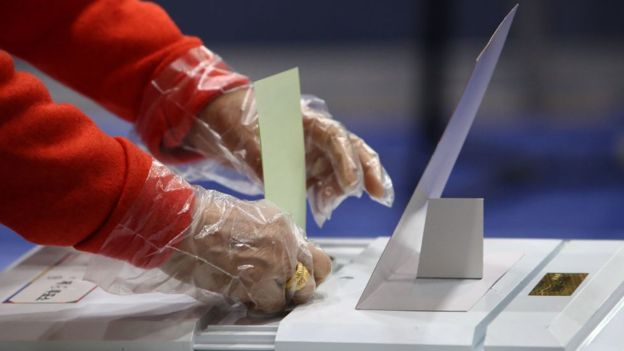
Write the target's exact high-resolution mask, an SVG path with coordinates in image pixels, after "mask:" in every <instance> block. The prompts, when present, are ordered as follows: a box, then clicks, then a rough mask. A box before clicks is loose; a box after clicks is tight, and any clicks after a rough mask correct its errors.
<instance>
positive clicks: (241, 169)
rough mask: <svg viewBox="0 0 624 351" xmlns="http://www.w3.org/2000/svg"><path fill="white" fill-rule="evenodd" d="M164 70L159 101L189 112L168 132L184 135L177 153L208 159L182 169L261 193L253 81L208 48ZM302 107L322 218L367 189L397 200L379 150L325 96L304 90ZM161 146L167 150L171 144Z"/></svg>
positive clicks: (314, 198) (312, 185)
mask: <svg viewBox="0 0 624 351" xmlns="http://www.w3.org/2000/svg"><path fill="white" fill-rule="evenodd" d="M173 72H175V74H174V73H173ZM215 72H217V73H215ZM172 75H173V76H176V77H177V79H176V80H175V84H174V83H172V82H171V80H170V79H166V78H167V77H170V76H172ZM161 76H163V77H164V78H161V79H156V80H155V81H154V82H153V83H154V84H153V86H154V87H155V91H156V93H154V94H152V95H154V96H156V98H154V99H153V101H154V102H153V103H152V105H158V103H157V101H162V100H165V101H167V102H168V103H169V104H170V105H173V106H174V107H173V108H172V109H173V110H176V111H177V112H178V113H181V114H183V115H184V116H185V117H184V118H183V120H184V121H185V122H184V123H179V124H176V123H174V122H171V123H170V124H171V125H172V127H171V129H170V131H169V134H170V137H169V138H168V139H169V140H176V141H178V144H176V145H174V144H175V143H174V144H171V146H175V148H173V147H172V148H171V149H172V150H175V151H171V150H170V153H171V154H172V155H173V154H175V153H178V154H179V153H180V152H181V150H184V151H186V152H189V153H193V154H196V155H201V156H202V157H203V159H204V161H202V162H194V163H192V164H190V165H188V166H184V167H181V168H179V170H180V171H181V172H182V174H183V175H185V177H187V178H188V179H191V180H195V179H202V178H208V179H210V180H216V181H219V182H221V183H223V184H225V185H226V186H229V187H231V188H233V189H234V190H237V191H239V192H243V193H251V194H254V193H255V194H257V193H259V191H260V189H262V162H261V157H260V139H259V134H258V114H257V111H256V106H255V99H254V95H253V88H252V87H250V86H249V85H247V84H242V83H241V77H243V76H241V75H240V74H237V73H234V72H232V71H229V70H228V69H227V66H225V64H224V63H223V61H222V60H221V58H219V57H218V56H217V55H215V54H213V53H212V52H210V51H208V50H207V49H205V48H198V49H194V50H191V51H190V52H188V53H187V54H186V56H183V57H182V58H180V59H178V60H177V61H174V63H172V64H171V65H170V66H169V67H168V68H167V69H165V71H164V73H162V74H161ZM209 93H210V94H212V95H213V98H212V100H211V101H210V102H209V103H208V104H207V105H206V106H205V107H203V108H201V109H198V110H196V111H195V110H193V106H192V105H193V104H190V103H188V102H186V100H185V99H188V96H189V95H202V94H204V95H205V94H209ZM161 105H162V103H161ZM147 106H148V107H147V108H145V109H144V110H145V113H144V114H143V117H142V118H141V121H142V122H141V123H138V124H137V130H138V131H139V134H141V135H146V134H149V133H145V132H142V130H143V129H149V126H150V124H149V121H151V120H153V119H154V118H153V116H152V115H154V113H151V112H150V111H153V110H154V109H153V108H149V106H150V103H149V99H148V103H147ZM301 111H302V118H303V127H304V137H305V152H306V155H305V156H306V170H307V188H308V200H309V202H310V207H311V211H312V214H313V215H314V219H315V221H316V222H317V223H318V225H319V226H321V225H322V224H323V223H324V222H325V221H326V220H327V219H329V218H330V217H331V213H332V211H333V210H334V209H335V208H336V207H337V206H338V205H339V204H340V203H341V202H342V201H343V200H344V199H345V198H347V197H349V196H357V197H359V196H361V195H362V193H363V192H364V191H366V192H367V193H368V194H369V195H370V196H371V198H373V199H374V200H376V201H378V202H380V203H382V204H384V205H386V206H390V205H391V204H392V202H393V200H394V191H393V187H392V181H391V180H390V177H389V176H388V174H387V173H386V171H385V169H384V167H383V166H382V165H381V162H380V160H379V156H378V155H377V153H376V152H375V151H374V150H373V149H372V148H370V147H369V146H368V145H367V144H366V143H365V142H364V141H363V140H362V139H361V138H360V137H358V136H357V135H355V134H353V133H351V132H349V131H348V130H347V129H346V128H345V127H344V126H343V125H342V124H341V123H339V122H338V121H336V120H334V119H333V118H332V116H331V115H330V113H329V112H328V110H327V106H326V105H325V102H324V101H323V100H321V99H319V98H316V97H313V96H303V97H302V99H301ZM180 125H182V126H183V127H180ZM285 132H287V131H285ZM182 136H184V137H182ZM165 144H166V143H165ZM165 146H166V145H165ZM159 147H160V148H161V149H160V150H159V152H160V151H162V148H163V145H162V144H161V145H159ZM232 171H233V172H232ZM233 173H237V174H239V175H242V178H241V177H240V176H238V177H237V176H236V175H233Z"/></svg>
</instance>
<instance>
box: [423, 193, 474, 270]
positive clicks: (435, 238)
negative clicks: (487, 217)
mask: <svg viewBox="0 0 624 351" xmlns="http://www.w3.org/2000/svg"><path fill="white" fill-rule="evenodd" d="M420 252H421V255H420V260H419V261H418V278H464V279H466V278H468V279H481V278H482V277H483V199H446V198H442V199H431V200H429V207H428V210H427V218H426V220H425V233H424V235H423V242H422V248H421V251H420Z"/></svg>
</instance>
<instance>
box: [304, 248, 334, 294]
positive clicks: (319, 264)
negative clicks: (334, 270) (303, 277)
mask: <svg viewBox="0 0 624 351" xmlns="http://www.w3.org/2000/svg"><path fill="white" fill-rule="evenodd" d="M308 250H310V253H311V254H312V262H313V263H314V281H315V282H316V285H317V286H319V285H320V284H321V283H322V282H323V281H324V280H325V278H327V276H328V275H329V273H330V272H331V267H332V263H331V259H330V258H329V256H328V255H327V254H326V253H325V251H323V250H321V249H320V248H319V247H317V246H316V245H314V244H312V243H308Z"/></svg>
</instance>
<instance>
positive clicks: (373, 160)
mask: <svg viewBox="0 0 624 351" xmlns="http://www.w3.org/2000/svg"><path fill="white" fill-rule="evenodd" d="M349 138H350V139H351V143H352V145H353V147H354V148H355V150H356V152H357V154H358V157H359V159H360V163H361V164H362V169H363V171H364V187H365V188H366V191H367V192H368V193H369V195H370V196H371V197H373V198H374V199H377V200H380V201H383V200H384V198H385V197H386V192H387V189H386V184H385V183H384V182H385V179H386V178H387V176H386V175H385V170H384V169H383V166H382V165H381V161H380V160H379V155H378V154H377V153H376V152H375V151H374V150H373V149H372V148H371V147H370V146H368V145H367V144H366V143H365V142H364V140H362V139H361V138H360V137H358V136H357V135H355V134H353V133H351V134H350V136H349Z"/></svg>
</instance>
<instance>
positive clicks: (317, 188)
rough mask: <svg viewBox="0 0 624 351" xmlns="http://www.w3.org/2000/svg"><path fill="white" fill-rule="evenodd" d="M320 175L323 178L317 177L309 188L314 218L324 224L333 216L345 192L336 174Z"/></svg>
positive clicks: (318, 222)
mask: <svg viewBox="0 0 624 351" xmlns="http://www.w3.org/2000/svg"><path fill="white" fill-rule="evenodd" d="M320 177H323V178H319V179H315V181H314V183H313V184H312V185H311V187H310V188H309V189H310V191H309V192H308V199H309V201H310V209H311V211H312V214H313V215H314V220H315V221H316V223H317V224H319V225H322V224H323V223H324V222H325V221H326V220H328V219H329V218H330V217H331V213H332V211H333V210H334V209H335V208H336V207H337V206H338V205H339V204H340V203H341V202H342V200H343V199H344V198H345V194H344V192H343V189H342V187H341V186H340V185H339V184H338V181H337V180H336V176H335V175H334V174H331V173H326V174H323V175H321V176H320ZM356 195H359V194H356Z"/></svg>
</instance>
